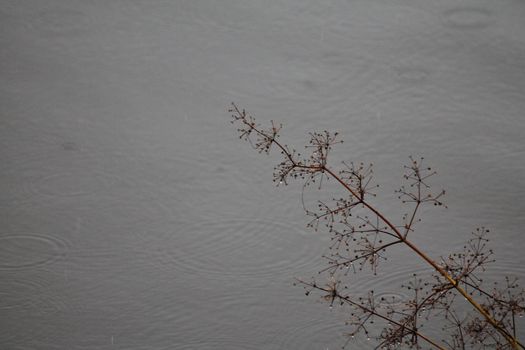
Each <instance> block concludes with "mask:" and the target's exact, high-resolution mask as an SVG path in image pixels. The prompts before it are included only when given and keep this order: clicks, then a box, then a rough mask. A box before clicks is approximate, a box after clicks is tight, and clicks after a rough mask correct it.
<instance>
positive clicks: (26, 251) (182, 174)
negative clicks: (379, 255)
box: [0, 0, 525, 350]
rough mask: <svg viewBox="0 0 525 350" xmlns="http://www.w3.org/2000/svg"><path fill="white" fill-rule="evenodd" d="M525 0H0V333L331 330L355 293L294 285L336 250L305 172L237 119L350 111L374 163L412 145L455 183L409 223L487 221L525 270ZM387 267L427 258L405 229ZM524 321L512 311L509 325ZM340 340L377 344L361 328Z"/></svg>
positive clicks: (36, 345)
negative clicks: (415, 254) (307, 192)
mask: <svg viewBox="0 0 525 350" xmlns="http://www.w3.org/2000/svg"><path fill="white" fill-rule="evenodd" d="M524 17H525V3H524V2H523V1H518V0H501V1H497V2H494V1H485V0H476V1H475V0H464V1H460V2H458V1H451V0H450V1H449V0H443V1H418V2H414V1H408V0H392V1H390V0H389V1H370V0H367V1H353V0H352V1H349V0H345V1H342V0H341V1H338V0H336V1H324V2H319V1H295V0H291V1H259V2H254V1H230V0H228V1H220V2H219V1H183V0H176V1H140V0H138V1H103V2H100V1H80V0H77V1H74V0H68V1H63V0H48V1H36V0H22V1H19V0H16V1H15V0H6V1H2V6H1V8H0V22H1V28H2V29H1V32H0V41H1V43H0V45H1V47H2V49H1V51H0V52H1V53H0V55H1V57H0V70H1V75H0V79H1V84H0V89H1V93H0V98H1V103H0V106H1V107H0V108H1V110H0V149H1V151H0V157H1V158H0V161H1V164H2V166H1V167H0V218H1V221H0V222H1V224H0V313H1V316H0V330H1V331H0V348H2V349H13V350H21V349H268V350H270V349H271V350H274V349H275V350H277V349H334V348H338V347H340V346H341V345H342V344H344V342H345V338H344V337H343V336H342V334H343V332H344V331H345V330H347V328H345V326H344V322H343V321H344V319H345V315H344V313H342V312H340V311H339V310H337V309H336V308H334V309H333V310H330V309H329V307H328V305H327V304H326V303H321V302H320V299H319V298H318V297H317V296H310V297H306V296H305V295H304V291H303V290H302V289H301V288H300V287H293V286H292V283H293V279H294V277H303V278H309V277H310V276H313V275H315V274H316V273H317V271H318V270H320V269H321V268H322V267H323V266H324V265H323V264H324V262H323V259H322V258H321V256H322V254H324V253H326V252H327V247H328V245H329V237H328V236H327V235H326V234H322V233H315V232H311V231H309V230H307V229H306V228H305V225H306V223H307V220H306V218H305V217H304V215H303V212H302V209H301V195H300V191H301V186H300V184H297V185H292V186H290V187H288V188H286V187H284V188H281V187H279V188H275V187H273V185H272V181H271V180H272V168H273V166H274V165H275V164H276V163H277V162H278V160H279V159H278V156H277V155H275V157H265V156H262V155H258V154H256V152H254V151H253V150H251V149H249V146H248V145H247V144H245V143H243V142H241V141H240V140H238V137H237V135H236V133H235V130H234V128H232V127H231V125H230V124H229V114H228V113H227V109H228V108H229V103H230V102H231V101H235V102H236V103H238V104H239V105H240V106H241V107H244V108H246V109H247V110H248V111H249V112H251V113H252V114H254V115H255V116H256V117H257V118H258V119H259V120H260V121H261V122H268V121H269V120H270V119H273V120H276V121H280V122H282V123H283V124H284V129H283V134H282V138H283V140H284V141H285V142H287V143H289V144H291V145H295V146H296V147H298V148H300V147H302V145H303V144H304V143H305V142H306V141H307V137H306V135H307V133H308V132H312V131H316V130H323V129H330V130H337V131H339V132H340V133H341V134H342V135H343V136H344V139H345V143H344V144H343V145H342V146H340V147H339V149H337V150H336V151H335V153H334V161H335V162H336V163H335V165H337V162H338V161H341V160H347V161H364V162H367V163H368V162H373V163H374V164H375V175H376V181H377V182H378V183H380V184H381V187H380V189H379V192H378V194H379V197H378V198H384V200H379V199H378V200H376V204H377V205H378V206H379V207H380V208H382V210H384V212H385V213H386V214H387V215H390V216H392V217H394V218H399V219H400V218H401V215H402V214H403V209H402V208H400V206H399V203H398V202H397V201H396V200H395V196H394V195H393V191H394V190H395V189H397V188H398V187H399V186H400V184H401V176H402V173H403V169H402V165H403V164H404V163H406V161H407V160H408V156H409V155H414V156H424V157H425V158H426V161H428V164H431V165H432V166H433V167H434V168H436V169H437V170H438V172H439V176H438V177H436V178H435V180H434V184H435V185H436V187H438V188H441V187H444V188H446V189H447V196H446V203H447V205H448V209H447V210H442V209H440V210H428V211H425V212H424V216H423V222H422V223H421V224H420V225H418V229H419V230H418V231H417V233H416V235H414V240H415V241H416V242H417V243H418V244H420V245H421V246H422V247H424V249H425V250H426V251H427V252H428V253H429V254H431V255H432V256H433V257H435V258H438V257H439V256H440V255H445V254H447V253H448V252H450V251H451V250H453V249H454V248H455V247H457V245H458V244H461V243H462V242H464V241H465V240H466V239H468V238H469V232H471V231H472V230H473V229H475V227H477V226H480V225H484V226H487V227H489V228H490V229H491V230H492V237H491V238H492V241H491V244H492V247H493V248H494V250H495V253H496V256H497V259H498V260H497V262H496V263H495V264H494V265H493V267H492V268H491V269H489V270H488V271H487V274H488V277H487V278H488V279H489V280H490V279H497V278H501V277H502V276H503V275H504V274H510V275H512V276H516V277H519V278H521V280H522V281H523V283H525V256H524V255H523V253H522V250H523V249H524V247H525V244H524V243H523V242H524V241H523V227H524V226H525V216H524V215H523V213H524V210H525V201H524V199H523V198H524V196H525V141H524V137H525V116H524V114H523V113H524V111H525V21H523V18H524ZM392 254H393V256H392V257H391V258H392V259H391V260H392V262H391V263H390V264H389V265H387V266H385V267H384V268H383V269H380V271H379V275H378V277H377V278H374V277H373V276H371V275H369V274H364V275H362V276H358V277H357V278H356V283H355V285H356V293H366V291H367V290H369V289H371V288H375V289H376V291H381V292H380V293H382V294H380V295H385V296H393V297H394V298H398V299H399V300H402V299H403V298H406V295H404V294H403V292H402V291H401V290H400V288H399V287H400V284H401V283H402V282H403V280H404V279H405V278H407V277H408V276H409V275H410V274H411V273H413V272H422V273H423V272H427V271H428V269H426V267H425V266H424V265H423V264H422V263H420V262H418V261H417V260H416V259H408V261H407V259H406V258H404V257H405V256H406V254H407V252H406V251H402V250H401V251H393V252H392ZM520 335H521V337H522V338H524V337H525V333H523V331H521V332H520ZM350 344H351V345H352V346H351V348H357V349H361V348H362V349H368V348H373V342H369V341H367V340H366V339H364V338H359V337H358V338H356V339H354V340H352V342H351V343H350Z"/></svg>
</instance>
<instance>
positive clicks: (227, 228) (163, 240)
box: [143, 219, 323, 276]
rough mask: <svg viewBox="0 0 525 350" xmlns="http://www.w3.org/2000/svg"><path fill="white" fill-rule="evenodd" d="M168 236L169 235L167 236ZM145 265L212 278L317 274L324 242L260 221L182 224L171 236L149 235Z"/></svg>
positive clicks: (296, 229)
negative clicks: (303, 272) (286, 273)
mask: <svg viewBox="0 0 525 350" xmlns="http://www.w3.org/2000/svg"><path fill="white" fill-rule="evenodd" d="M162 236H164V234H163V235H162ZM144 238H145V239H146V242H145V243H144V244H143V246H144V248H145V249H143V252H144V253H146V255H149V258H148V257H147V258H146V262H151V263H153V264H155V266H157V267H158V268H161V269H168V270H172V269H173V270H182V271H185V272H187V273H197V274H198V275H199V276H202V275H203V274H207V275H220V276H224V275H249V276H261V275H274V274H277V273H280V272H285V271H290V272H289V274H290V276H292V275H293V274H294V273H295V272H297V271H298V270H304V269H309V270H313V269H315V268H316V267H318V266H319V262H320V260H319V257H320V256H321V250H322V249H323V246H322V244H319V241H318V238H317V237H315V234H314V233H309V232H305V231H303V230H301V229H300V225H299V227H297V226H296V225H292V224H288V223H279V222H272V221H267V220H261V219H254V220H223V221H219V220H217V221H203V222H195V223H192V224H188V225H185V226H181V227H180V225H179V227H178V228H177V229H176V231H175V232H173V233H172V234H171V235H169V236H168V237H159V236H158V235H153V234H152V235H150V236H145V237H144Z"/></svg>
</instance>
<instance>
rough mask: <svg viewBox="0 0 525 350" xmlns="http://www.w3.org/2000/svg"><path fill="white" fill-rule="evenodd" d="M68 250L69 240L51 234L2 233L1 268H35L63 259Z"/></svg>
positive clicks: (0, 247) (0, 241)
mask: <svg viewBox="0 0 525 350" xmlns="http://www.w3.org/2000/svg"><path fill="white" fill-rule="evenodd" d="M67 251H68V244H67V242H66V241H64V240H62V239H60V238H58V237H54V236H51V235H43V234H11V235H2V236H0V270H19V269H34V268H36V267H40V266H43V265H48V264H51V263H53V262H55V261H57V260H59V259H62V258H63V257H64V256H66V255H67Z"/></svg>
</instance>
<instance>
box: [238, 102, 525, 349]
mask: <svg viewBox="0 0 525 350" xmlns="http://www.w3.org/2000/svg"><path fill="white" fill-rule="evenodd" d="M232 106H233V108H232V109H231V112H233V113H234V115H233V118H234V120H233V122H241V123H242V127H241V128H240V129H238V130H239V131H240V132H241V138H245V139H246V140H248V141H249V142H250V143H251V144H252V146H253V147H254V148H256V149H258V150H259V152H262V151H264V152H266V153H269V150H270V147H271V146H272V145H276V147H277V148H278V149H279V150H280V152H281V153H282V155H283V156H284V158H285V160H284V161H283V162H282V163H281V164H280V166H281V168H277V169H278V170H279V171H280V172H279V173H278V174H277V175H276V178H278V179H280V180H281V181H284V182H285V183H286V179H287V178H288V177H290V176H293V177H297V176H302V177H303V178H304V177H305V176H307V177H308V176H310V178H311V179H313V176H314V174H319V173H320V174H321V175H320V176H321V181H322V178H323V177H327V178H329V177H331V178H333V179H334V180H336V181H337V182H338V183H339V184H340V185H341V186H342V187H343V188H344V189H345V190H346V191H347V192H348V193H349V194H350V197H351V198H352V199H351V200H350V201H348V202H345V205H344V206H340V207H339V208H338V209H336V210H335V211H334V210H330V209H329V208H328V206H326V205H324V203H322V202H321V204H323V208H324V207H326V209H327V210H326V213H324V214H321V215H317V216H316V220H319V218H324V217H325V216H328V215H331V216H333V214H334V213H336V211H337V210H347V209H351V208H353V207H355V206H357V205H359V206H361V207H363V208H366V209H367V210H369V211H370V212H371V213H373V214H374V215H375V216H376V217H377V219H378V222H379V221H381V222H383V223H384V225H386V227H385V230H380V229H379V225H377V227H376V228H375V230H376V232H382V233H385V234H387V235H390V236H392V237H394V238H395V241H393V242H390V243H384V244H382V245H381V246H380V247H379V248H373V249H370V250H369V252H368V253H366V254H362V255H360V256H358V257H356V259H362V258H365V259H366V258H368V257H369V256H370V255H375V254H376V253H377V252H379V251H380V250H383V249H384V248H386V247H388V246H391V245H395V244H398V243H404V244H405V245H406V246H407V247H408V248H410V249H411V250H412V251H413V252H414V253H416V254H417V255H418V256H419V257H420V258H422V259H423V260H424V261H425V262H426V263H428V264H429V265H430V266H431V267H432V268H433V269H434V270H435V271H436V272H437V273H439V275H441V276H442V277H443V278H444V279H445V280H446V281H447V282H448V284H444V287H443V289H446V290H450V289H452V288H453V289H455V290H456V291H457V292H458V293H459V294H460V295H462V296H463V297H464V298H465V300H466V301H468V302H469V303H470V304H471V305H472V307H473V308H474V309H475V310H476V311H477V312H478V313H479V314H480V315H481V316H482V317H483V318H484V319H485V320H486V321H487V322H488V323H489V324H490V325H491V326H492V327H493V328H494V329H495V330H496V331H497V332H499V333H500V334H501V335H502V336H503V337H504V338H505V339H506V341H507V342H508V344H509V345H510V346H511V348H512V349H520V348H521V349H525V346H524V345H523V344H522V343H521V342H519V341H518V339H517V338H516V334H515V323H514V312H513V311H512V325H513V326H514V327H513V334H510V333H509V332H508V331H507V329H506V328H505V325H504V324H502V323H501V322H499V321H498V320H496V319H495V318H494V316H492V315H491V314H490V313H489V312H488V311H487V310H486V309H485V308H484V307H483V306H482V305H481V304H480V303H478V302H477V301H476V300H474V298H472V296H471V295H470V294H469V293H468V292H467V290H466V289H465V288H464V287H462V286H461V285H460V282H461V283H465V285H466V286H470V287H472V288H474V289H475V290H477V291H479V292H480V293H482V294H484V295H488V293H486V292H485V291H483V290H482V289H480V288H478V287H477V286H476V285H472V284H469V282H468V281H466V280H463V275H459V277H457V276H456V277H454V274H453V273H452V272H449V271H447V270H446V269H445V268H444V267H443V266H441V265H440V264H438V263H437V262H436V261H434V260H433V259H432V258H431V257H430V256H428V255H427V254H426V253H425V252H423V251H422V250H421V249H420V248H418V247H417V246H416V245H415V244H414V243H412V242H411V241H410V240H408V234H409V232H410V231H411V229H412V225H413V223H414V220H415V218H416V212H417V211H418V209H419V207H420V205H421V204H422V203H424V202H425V201H427V199H425V198H424V197H423V196H422V193H421V184H423V185H425V186H426V184H425V183H424V182H423V181H424V180H425V179H426V177H424V176H422V175H421V174H420V173H419V172H418V170H416V171H415V173H414V174H415V176H416V177H417V179H416V180H418V182H417V184H418V186H417V193H416V192H414V194H413V195H410V194H408V197H409V198H410V200H409V201H410V202H413V203H415V208H414V210H413V212H412V215H411V216H410V218H409V220H408V221H407V224H406V225H404V228H403V229H401V228H400V227H399V226H396V225H394V223H393V222H392V221H391V220H389V219H388V218H387V217H385V216H384V215H383V214H382V213H381V212H380V211H379V210H378V209H377V208H376V207H374V206H373V205H372V204H370V203H369V202H368V201H366V200H365V192H367V191H366V189H365V187H366V186H367V185H368V182H366V183H365V184H364V186H363V184H362V183H361V181H362V180H363V178H362V177H360V178H358V181H359V187H356V188H353V187H352V186H351V183H350V182H348V181H345V180H347V179H346V175H344V174H343V173H342V172H341V173H339V174H338V173H336V172H335V171H333V170H332V169H331V168H329V167H328V166H327V165H326V164H327V162H326V159H327V154H328V151H329V150H330V149H331V145H332V144H335V143H338V142H340V141H338V142H336V141H335V136H337V134H335V136H333V137H330V136H329V134H328V133H326V134H311V136H312V142H313V146H307V147H314V148H316V149H317V151H315V152H314V153H313V154H312V156H311V158H310V159H309V160H304V161H303V160H299V159H298V156H299V154H296V153H295V150H290V149H289V148H288V146H286V145H284V144H282V143H281V142H279V141H278V140H277V137H278V136H279V135H278V132H279V130H280V128H281V127H278V128H277V127H276V126H275V125H274V124H273V122H272V128H271V129H270V130H269V131H268V130H264V129H261V128H260V127H259V126H258V125H257V124H256V123H255V119H253V118H252V117H251V116H249V115H248V114H247V113H246V112H245V111H244V110H240V109H239V108H238V107H237V106H236V105H235V104H232ZM252 133H255V134H256V136H257V139H258V142H257V143H256V144H253V143H252V140H251V139H250V134H252ZM318 153H319V154H318ZM429 170H430V168H429ZM343 176H344V177H343ZM428 176H430V175H427V177H428ZM406 178H407V179H408V178H409V177H406ZM412 179H414V178H412ZM403 192H404V190H403ZM404 194H405V195H407V193H406V192H404ZM429 197H430V199H428V200H433V201H434V202H435V203H434V204H441V203H440V202H438V201H437V198H439V195H438V196H437V197H431V196H430V195H429ZM386 230H390V232H386ZM403 231H404V232H403ZM361 232H364V231H361ZM352 261H353V260H347V261H345V264H348V263H351V262H352ZM335 264H336V266H337V264H338V262H337V261H335ZM300 282H301V283H303V284H305V285H308V286H311V287H313V288H316V289H319V290H321V291H325V292H327V293H329V294H328V296H331V299H332V302H333V299H334V298H335V297H337V298H338V299H339V300H341V301H342V302H345V303H348V304H350V305H353V306H354V307H357V308H360V309H362V310H363V311H365V312H367V313H368V314H369V315H375V316H377V317H379V318H381V319H384V320H386V321H388V322H390V323H393V324H395V325H397V326H399V327H401V329H404V330H406V331H408V332H409V333H410V334H412V335H414V336H418V337H420V338H421V339H423V340H425V341H426V342H428V343H429V344H431V345H433V346H434V347H436V348H438V349H444V347H442V346H441V345H439V344H438V343H436V342H435V341H433V340H432V339H430V338H428V337H426V336H425V335H424V334H421V333H420V332H419V331H418V330H417V329H416V326H415V323H414V325H413V326H411V327H409V326H408V325H406V324H403V323H400V322H398V321H396V320H393V319H392V318H391V317H389V316H388V315H383V314H381V313H379V312H377V311H376V310H374V309H373V308H367V307H366V306H365V305H363V304H361V303H358V302H355V301H353V300H351V299H350V298H349V297H348V296H345V295H341V294H339V293H338V291H337V290H336V288H335V286H334V287H333V289H327V288H323V287H320V286H319V285H317V284H315V283H312V284H309V283H307V282H303V281H300ZM433 296H434V295H431V297H433ZM429 298H430V297H429ZM494 299H496V298H495V297H494ZM421 305H423V304H421ZM417 312H418V306H417V305H416V314H417ZM454 317H455V316H454ZM460 331H461V329H460ZM461 339H463V336H462V334H461ZM416 342H417V339H416Z"/></svg>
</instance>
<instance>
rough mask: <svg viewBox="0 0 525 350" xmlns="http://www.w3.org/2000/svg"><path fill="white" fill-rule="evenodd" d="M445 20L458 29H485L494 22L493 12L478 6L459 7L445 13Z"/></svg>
mask: <svg viewBox="0 0 525 350" xmlns="http://www.w3.org/2000/svg"><path fill="white" fill-rule="evenodd" d="M443 17H444V21H445V23H446V24H448V25H450V26H451V27H454V28H458V29H483V28H486V27H488V26H489V25H490V24H491V23H492V13H491V12H490V11H489V10H486V9H483V8H477V7H458V8H454V9H451V10H448V11H445V12H444V13H443Z"/></svg>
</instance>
